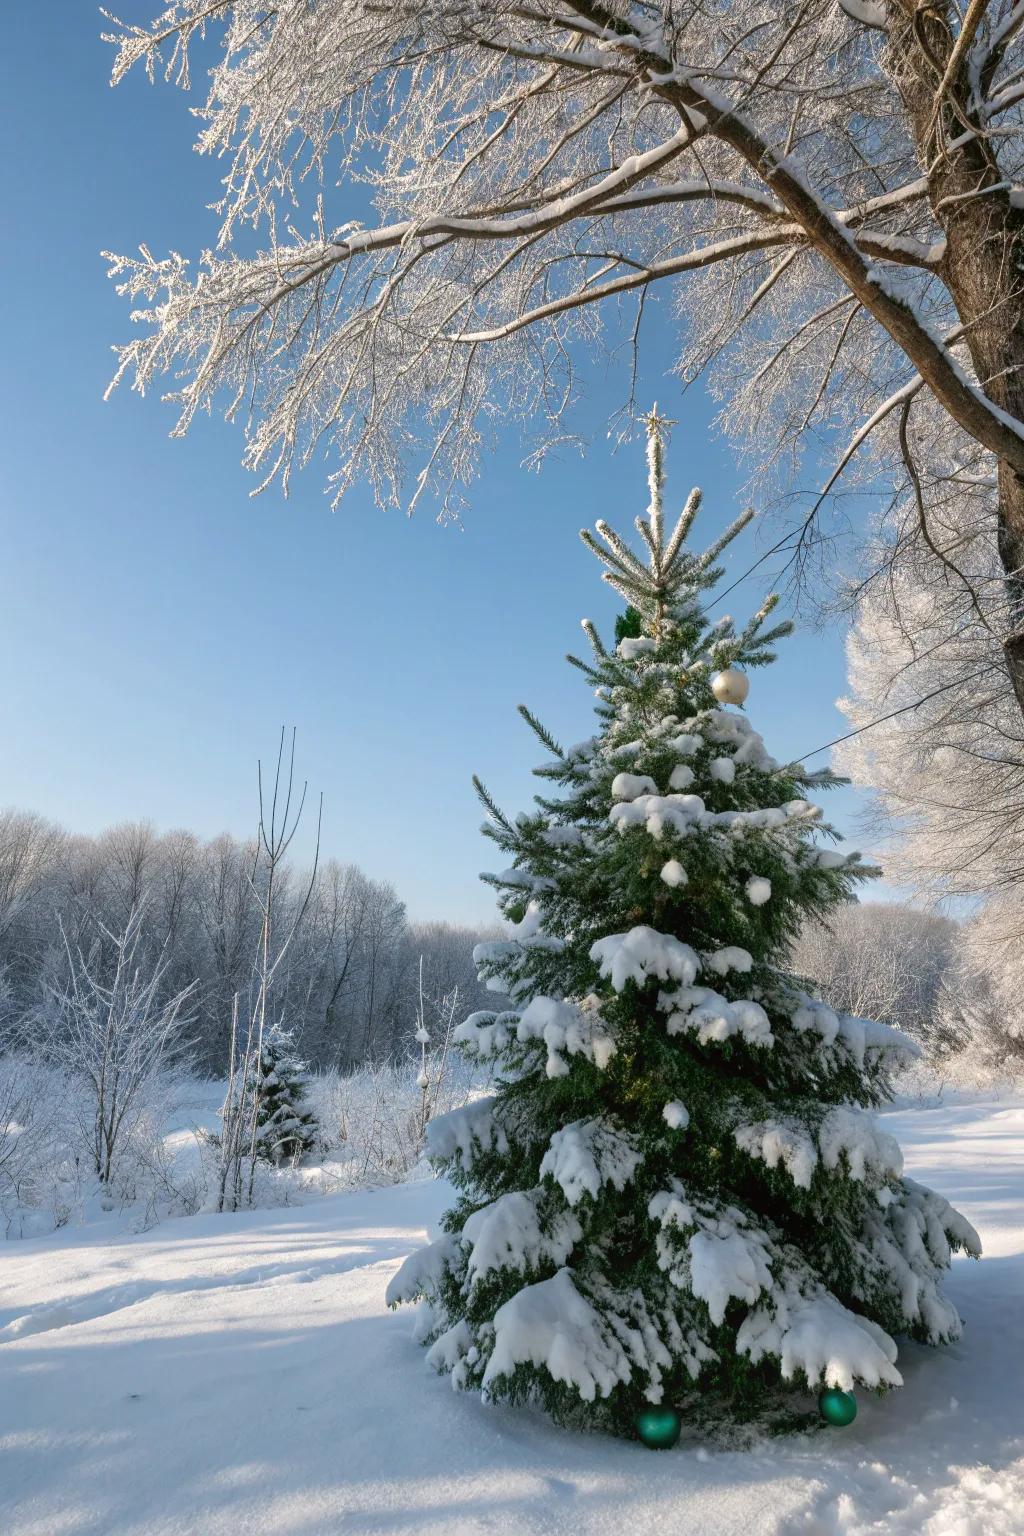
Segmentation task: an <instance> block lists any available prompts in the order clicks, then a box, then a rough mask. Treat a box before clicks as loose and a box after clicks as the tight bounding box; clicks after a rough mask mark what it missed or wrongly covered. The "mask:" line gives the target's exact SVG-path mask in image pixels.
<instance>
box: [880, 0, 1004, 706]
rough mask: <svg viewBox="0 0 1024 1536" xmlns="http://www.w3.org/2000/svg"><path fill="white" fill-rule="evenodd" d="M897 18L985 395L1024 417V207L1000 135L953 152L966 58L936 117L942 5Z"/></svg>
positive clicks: (920, 143) (894, 55)
mask: <svg viewBox="0 0 1024 1536" xmlns="http://www.w3.org/2000/svg"><path fill="white" fill-rule="evenodd" d="M889 14H890V33H889V58H888V64H889V68H890V71H891V74H892V77H893V80H894V81H895V84H896V86H897V88H898V89H899V91H900V94H901V96H902V98H903V101H904V104H905V106H906V108H907V115H908V120H909V122H910V124H911V126H912V129H913V132H914V136H915V139H916V142H917V149H918V155H919V158H920V161H921V166H922V169H923V170H925V172H926V173H927V178H928V197H929V201H930V203H931V207H932V211H933V213H934V215H935V218H936V220H937V222H938V223H939V225H940V226H941V228H942V229H943V230H944V231H945V234H946V253H945V256H944V258H943V262H942V277H943V279H944V281H945V282H946V284H947V286H948V288H949V292H950V294H951V296H952V298H953V302H954V304H955V305H956V309H957V313H958V315H959V317H960V320H961V321H962V323H963V326H964V340H965V342H966V345H967V349H968V351H969V352H970V355H971V361H972V363H973V365H974V369H975V372H976V374H977V377H978V380H979V382H980V383H981V385H982V387H983V388H984V390H985V393H986V394H987V395H988V397H989V399H990V400H992V401H993V402H994V403H995V404H996V405H998V406H999V407H1000V409H1002V410H1003V411H1006V412H1007V414H1008V415H1010V416H1013V417H1015V418H1016V419H1017V420H1024V303H1022V299H1024V209H1022V208H1019V207H1017V206H1015V204H1014V203H1013V202H1012V201H1011V197H1010V191H1009V188H1008V186H1007V178H1006V176H1005V174H1004V172H1003V171H1002V169H1001V168H1000V166H999V163H998V160H997V159H996V150H995V148H994V147H993V141H992V140H990V139H989V138H988V137H986V136H985V135H984V134H983V133H982V132H980V131H979V133H978V136H977V137H975V138H970V139H968V141H967V142H966V143H964V144H962V145H961V146H960V147H958V148H956V149H953V150H951V149H950V148H949V144H950V142H951V141H952V140H955V139H957V138H958V137H960V136H963V135H964V133H965V129H966V124H967V123H969V122H971V121H973V118H972V116H971V113H970V111H969V106H970V102H971V84H970V81H969V79H968V75H967V66H966V64H965V63H963V64H961V66H960V68H959V69H958V70H957V71H956V72H955V73H954V76H953V79H952V80H951V82H949V88H948V92H947V93H945V94H944V97H943V100H944V101H945V102H946V103H947V104H946V105H944V106H943V107H942V108H941V109H940V111H939V112H938V113H936V107H935V101H936V92H937V90H938V88H939V84H940V81H941V79H942V78H943V75H944V73H945V69H946V65H947V63H948V61H949V58H950V55H951V52H952V48H953V32H952V29H951V28H950V26H949V24H948V22H947V20H946V17H945V15H944V13H943V11H942V10H941V9H939V8H936V9H932V10H925V9H924V8H923V7H922V8H921V9H919V10H917V11H916V13H915V14H914V15H913V16H912V17H908V15H907V13H906V12H905V11H903V10H902V9H900V8H898V7H897V6H895V5H892V6H890V12H889ZM968 56H969V50H965V53H964V57H965V59H966V58H967V57H968ZM952 102H955V103H957V107H958V109H957V110H954V109H953V107H952V106H951V105H950V103H952ZM997 481H998V506H997V529H996V542H997V547H998V551H999V559H1000V562H1001V564H1002V567H1003V570H1004V572H1005V573H1006V595H1007V603H1008V608H1009V617H1010V625H1011V629H1010V634H1009V636H1008V637H1007V639H1006V640H1005V641H1004V645H1003V649H1004V653H1005V656H1006V666H1007V671H1008V672H1009V675H1010V680H1011V682H1012V684H1013V689H1014V692H1015V694H1016V696H1017V699H1018V701H1019V703H1020V706H1021V711H1022V713H1024V478H1022V476H1021V475H1020V474H1019V473H1018V472H1017V470H1016V469H1015V468H1014V467H1013V466H1012V465H1011V464H1009V463H1008V462H1007V461H1006V460H1005V459H997Z"/></svg>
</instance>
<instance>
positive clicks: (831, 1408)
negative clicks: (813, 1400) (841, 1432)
mask: <svg viewBox="0 0 1024 1536" xmlns="http://www.w3.org/2000/svg"><path fill="white" fill-rule="evenodd" d="M818 1412H819V1413H820V1414H821V1416H822V1418H823V1419H824V1420H825V1423H826V1424H834V1425H835V1426H836V1428H837V1429H845V1428H846V1426H847V1424H852V1423H853V1421H854V1419H855V1418H856V1417H857V1399H856V1398H855V1397H854V1395H853V1393H852V1392H841V1391H840V1390H839V1388H838V1387H829V1388H827V1390H826V1391H824V1392H822V1394H821V1395H820V1397H819V1398H818Z"/></svg>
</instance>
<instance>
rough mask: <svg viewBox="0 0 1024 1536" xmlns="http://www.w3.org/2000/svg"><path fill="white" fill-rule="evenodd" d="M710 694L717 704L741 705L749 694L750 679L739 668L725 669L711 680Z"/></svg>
mask: <svg viewBox="0 0 1024 1536" xmlns="http://www.w3.org/2000/svg"><path fill="white" fill-rule="evenodd" d="M711 692H712V693H713V694H714V696H715V698H716V699H717V700H718V702H719V704H742V703H743V701H744V699H745V698H746V696H747V694H748V693H749V692H750V679H749V678H748V677H747V674H746V673H745V672H741V671H740V669H739V667H726V669H725V671H724V672H716V673H715V675H714V677H713V678H712V679H711Z"/></svg>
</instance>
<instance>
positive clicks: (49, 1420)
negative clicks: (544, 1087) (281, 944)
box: [0, 1099, 1024, 1536]
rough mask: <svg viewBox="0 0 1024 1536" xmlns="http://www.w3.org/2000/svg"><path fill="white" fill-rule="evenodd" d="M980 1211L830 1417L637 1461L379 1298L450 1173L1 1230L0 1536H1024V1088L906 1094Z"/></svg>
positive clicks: (922, 1138)
mask: <svg viewBox="0 0 1024 1536" xmlns="http://www.w3.org/2000/svg"><path fill="white" fill-rule="evenodd" d="M882 1125H883V1126H884V1128H885V1129H886V1130H887V1131H890V1132H892V1133H893V1134H894V1135H895V1136H896V1137H897V1138H898V1139H899V1140H900V1142H901V1143H902V1145H903V1148H904V1152H905V1156H906V1165H907V1171H908V1173H909V1174H911V1175H912V1176H913V1177H915V1178H919V1179H921V1180H922V1182H924V1183H926V1184H930V1185H932V1186H933V1187H934V1188H936V1189H938V1190H940V1191H941V1192H942V1194H944V1195H945V1196H946V1197H947V1198H949V1199H950V1200H952V1201H953V1202H954V1204H955V1205H956V1206H958V1207H959V1208H960V1209H961V1210H963V1211H964V1213H965V1214H966V1215H967V1216H968V1217H969V1219H970V1220H971V1221H972V1222H973V1223H974V1224H975V1225H976V1226H977V1227H978V1228H979V1230H980V1232H981V1236H982V1240H983V1242H984V1244H985V1254H986V1257H985V1259H984V1260H983V1261H982V1262H981V1263H980V1264H975V1263H972V1262H971V1261H969V1260H965V1259H958V1260H957V1261H956V1262H955V1263H954V1266H953V1271H952V1276H951V1278H950V1282H949V1290H950V1293H951V1295H952V1297H953V1300H954V1301H955V1303H956V1304H957V1306H958V1307H959V1309H960V1311H961V1313H962V1314H963V1316H964V1318H965V1321H966V1328H965V1331H964V1336H963V1338H962V1339H961V1340H960V1341H959V1342H958V1343H957V1344H955V1345H953V1346H951V1347H949V1348H946V1349H939V1350H930V1349H926V1348H923V1347H918V1346H915V1345H906V1344H904V1345H903V1346H902V1347H901V1349H900V1358H899V1369H900V1371H901V1373H902V1375H903V1376H904V1379H905V1381H906V1386H905V1387H904V1388H903V1389H902V1390H901V1391H898V1392H893V1393H892V1394H890V1395H889V1396H888V1397H887V1398H885V1399H884V1400H878V1399H876V1398H874V1397H872V1396H871V1395H870V1394H867V1393H865V1392H860V1393H859V1394H858V1400H859V1404H860V1412H859V1414H858V1417H857V1420H856V1422H855V1424H854V1425H853V1426H852V1427H851V1428H849V1429H845V1430H828V1431H824V1432H822V1433H821V1434H818V1435H809V1436H797V1437H789V1438H785V1439H778V1440H774V1441H764V1442H762V1443H760V1444H758V1445H756V1446H755V1447H754V1449H753V1450H751V1451H747V1452H738V1451H726V1450H720V1449H716V1448H714V1447H712V1446H707V1447H705V1446H702V1445H701V1444H700V1443H699V1442H696V1441H692V1442H688V1441H687V1439H686V1437H685V1435H684V1439H683V1442H682V1443H681V1444H680V1445H679V1447H677V1449H676V1450H674V1451H671V1452H666V1453H661V1454H658V1453H653V1452H650V1451H646V1450H644V1449H643V1448H642V1447H640V1446H639V1445H634V1444H628V1443H625V1442H620V1441H615V1440H610V1439H608V1438H607V1437H604V1436H599V1435H577V1434H571V1433H569V1432H567V1431H562V1430H559V1429H556V1428H553V1427H552V1426H551V1425H550V1423H549V1422H548V1421H547V1420H546V1419H543V1418H541V1417H539V1416H536V1415H534V1414H532V1413H529V1412H523V1411H516V1410H512V1409H508V1408H495V1407H492V1408H487V1407H484V1406H483V1405H482V1404H481V1403H480V1401H479V1399H478V1398H477V1397H475V1396H473V1397H471V1396H463V1395H461V1394H459V1393H457V1392H453V1391H452V1388H451V1384H450V1382H449V1381H448V1380H447V1379H444V1378H440V1377H437V1376H434V1375H432V1374H431V1372H430V1371H429V1370H428V1369H427V1367H426V1365H425V1363H424V1354H423V1351H422V1350H421V1349H420V1348H418V1347H417V1346H416V1344H415V1343H414V1342H413V1340H412V1336H411V1329H410V1319H409V1318H408V1316H403V1315H401V1314H393V1313H390V1312H388V1311H387V1309H386V1307H385V1305H384V1291H385V1287H386V1285H387V1283H388V1280H389V1279H390V1278H391V1276H392V1275H393V1274H394V1273H395V1271H396V1269H397V1268H398V1265H399V1263H400V1261H401V1259H402V1258H404V1257H405V1255H407V1254H408V1253H409V1252H410V1251H411V1250H412V1249H413V1248H414V1247H416V1246H417V1245H418V1244H420V1243H422V1242H423V1241H424V1238H425V1236H426V1234H427V1231H428V1230H429V1229H433V1228H434V1227H435V1225H436V1222H437V1220H438V1217H439V1216H440V1214H441V1212H442V1211H443V1209H444V1208H445V1206H446V1204H447V1203H448V1201H449V1199H450V1191H449V1190H448V1189H447V1187H446V1186H445V1185H443V1184H437V1183H429V1182H419V1183H415V1184H408V1185H404V1186H400V1187H397V1188H390V1189H385V1190H381V1191H374V1192H368V1193H359V1194H347V1195H339V1196H335V1197H332V1198H329V1199H324V1200H322V1201H320V1202H318V1203H316V1204H313V1205H304V1206H300V1207H298V1208H291V1209H278V1210H273V1211H260V1212H254V1213H251V1214H248V1215H243V1216H196V1217H191V1218H188V1219H186V1220H178V1221H168V1222H165V1223H164V1224H163V1225H162V1226H159V1227H157V1228H156V1229H155V1230H153V1231H151V1232H148V1233H145V1234H143V1235H141V1236H135V1237H127V1236H126V1237H120V1238H113V1239H112V1238H111V1237H110V1235H109V1232H108V1231H107V1230H104V1231H103V1232H102V1233H97V1232H95V1231H90V1229H89V1228H88V1227H86V1228H84V1229H82V1230H80V1231H77V1232H62V1233H58V1234H56V1236H54V1237H48V1238H40V1239H35V1240H32V1241H27V1242H10V1243H6V1244H3V1245H2V1246H0V1532H2V1533H3V1536H143V1533H145V1536H194V1533H201V1536H239V1533H241V1532H245V1533H247V1536H253V1533H255V1536H347V1533H349V1532H352V1533H360V1536H392V1533H394V1536H399V1533H401V1536H442V1533H445V1536H483V1533H485V1532H486V1533H489V1536H495V1533H503V1536H504V1533H508V1536H622V1533H624V1532H628V1533H629V1536H668V1533H673V1536H698V1533H699V1536H869V1533H870V1536H880V1533H881V1536H890V1533H892V1536H1024V1411H1022V1407H1021V1403H1022V1391H1024V1389H1022V1383H1024V1311H1022V1308H1021V1297H1022V1296H1024V1101H1020V1100H1012V1099H1006V1100H1003V1101H998V1100H992V1101H990V1102H985V1103H952V1104H949V1105H947V1106H945V1107H943V1108H939V1109H901V1110H900V1111H899V1112H897V1113H893V1114H889V1115H886V1116H884V1117H883V1119H882Z"/></svg>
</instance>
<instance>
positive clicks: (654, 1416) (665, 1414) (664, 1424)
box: [636, 1408, 683, 1451]
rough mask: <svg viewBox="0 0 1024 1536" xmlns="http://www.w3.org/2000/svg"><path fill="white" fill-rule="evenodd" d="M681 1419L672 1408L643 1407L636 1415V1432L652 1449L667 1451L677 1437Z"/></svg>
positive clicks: (681, 1424)
mask: <svg viewBox="0 0 1024 1536" xmlns="http://www.w3.org/2000/svg"><path fill="white" fill-rule="evenodd" d="M682 1427H683V1421H682V1419H681V1418H680V1417H679V1415H678V1413H676V1411H675V1409H674V1408H644V1409H643V1411H642V1412H641V1413H638V1414H637V1416H636V1432H637V1434H638V1435H639V1436H640V1439H641V1440H642V1441H643V1443H644V1445H646V1446H647V1447H648V1448H649V1449H650V1450H652V1451H669V1450H671V1449H672V1447H673V1446H674V1445H675V1443H676V1441H677V1440H678V1439H679V1432H680V1430H681V1429H682Z"/></svg>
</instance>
